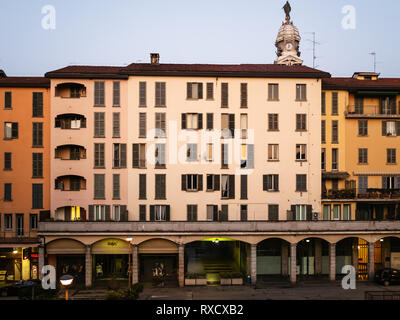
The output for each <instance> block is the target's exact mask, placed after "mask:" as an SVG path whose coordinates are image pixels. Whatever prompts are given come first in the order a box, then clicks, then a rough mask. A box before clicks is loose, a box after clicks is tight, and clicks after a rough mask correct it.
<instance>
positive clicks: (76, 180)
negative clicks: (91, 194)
mask: <svg viewBox="0 0 400 320" xmlns="http://www.w3.org/2000/svg"><path fill="white" fill-rule="evenodd" d="M55 189H56V190H61V191H80V190H86V179H85V178H84V177H81V176H76V175H66V176H59V177H57V179H56V180H55Z"/></svg>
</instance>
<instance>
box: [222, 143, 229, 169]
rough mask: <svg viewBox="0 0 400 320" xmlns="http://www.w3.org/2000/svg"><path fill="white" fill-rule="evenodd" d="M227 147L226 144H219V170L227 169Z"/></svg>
mask: <svg viewBox="0 0 400 320" xmlns="http://www.w3.org/2000/svg"><path fill="white" fill-rule="evenodd" d="M228 147H229V145H228V144H227V143H223V144H221V168H222V169H227V168H228V165H229V152H228Z"/></svg>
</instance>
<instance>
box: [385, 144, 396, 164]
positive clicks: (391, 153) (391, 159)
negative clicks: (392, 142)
mask: <svg viewBox="0 0 400 320" xmlns="http://www.w3.org/2000/svg"><path fill="white" fill-rule="evenodd" d="M386 163H387V164H396V149H392V148H390V149H386Z"/></svg>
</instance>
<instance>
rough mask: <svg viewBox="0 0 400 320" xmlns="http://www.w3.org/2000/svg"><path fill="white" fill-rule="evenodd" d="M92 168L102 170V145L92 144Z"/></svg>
mask: <svg viewBox="0 0 400 320" xmlns="http://www.w3.org/2000/svg"><path fill="white" fill-rule="evenodd" d="M94 167H95V168H104V167H105V164H104V143H95V144H94Z"/></svg>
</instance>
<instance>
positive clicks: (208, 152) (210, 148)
mask: <svg viewBox="0 0 400 320" xmlns="http://www.w3.org/2000/svg"><path fill="white" fill-rule="evenodd" d="M213 149H214V146H213V144H212V143H207V144H206V160H207V161H208V162H212V161H213V159H214V157H213Z"/></svg>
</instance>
